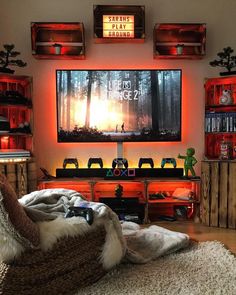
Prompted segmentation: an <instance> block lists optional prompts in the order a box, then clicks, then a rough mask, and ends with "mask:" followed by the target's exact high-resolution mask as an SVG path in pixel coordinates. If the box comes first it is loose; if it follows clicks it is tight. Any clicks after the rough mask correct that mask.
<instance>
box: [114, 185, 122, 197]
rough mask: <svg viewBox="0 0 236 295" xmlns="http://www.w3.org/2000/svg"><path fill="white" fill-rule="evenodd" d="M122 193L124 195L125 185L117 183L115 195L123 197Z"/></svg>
mask: <svg viewBox="0 0 236 295" xmlns="http://www.w3.org/2000/svg"><path fill="white" fill-rule="evenodd" d="M122 195H123V186H122V185H120V184H117V186H116V188H115V196H116V197H117V198H122Z"/></svg>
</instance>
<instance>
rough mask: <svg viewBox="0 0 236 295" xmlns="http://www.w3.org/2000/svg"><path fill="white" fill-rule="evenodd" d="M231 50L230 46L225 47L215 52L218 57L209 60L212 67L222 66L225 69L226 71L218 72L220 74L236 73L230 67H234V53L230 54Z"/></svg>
mask: <svg viewBox="0 0 236 295" xmlns="http://www.w3.org/2000/svg"><path fill="white" fill-rule="evenodd" d="M233 52H234V50H233V49H232V48H231V47H229V46H228V47H225V48H223V51H221V52H219V53H217V56H218V57H219V59H215V60H213V61H211V62H210V65H211V66H212V67H223V68H226V69H227V72H221V73H220V75H221V76H225V75H235V74H236V71H231V70H232V68H234V67H236V55H234V56H232V55H231V54H232V53H233Z"/></svg>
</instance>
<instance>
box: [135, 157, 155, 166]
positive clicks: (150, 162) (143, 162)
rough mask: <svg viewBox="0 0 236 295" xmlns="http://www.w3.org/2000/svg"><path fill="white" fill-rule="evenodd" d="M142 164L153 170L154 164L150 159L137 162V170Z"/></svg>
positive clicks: (141, 159)
mask: <svg viewBox="0 0 236 295" xmlns="http://www.w3.org/2000/svg"><path fill="white" fill-rule="evenodd" d="M143 164H149V165H150V166H151V168H154V162H153V159H152V158H140V159H139V162H138V168H141V167H142V165H143Z"/></svg>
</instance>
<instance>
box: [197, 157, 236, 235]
mask: <svg viewBox="0 0 236 295" xmlns="http://www.w3.org/2000/svg"><path fill="white" fill-rule="evenodd" d="M201 179H202V185H201V205H200V207H201V210H200V211H201V220H202V223H203V224H205V225H208V226H216V227H223V228H232V229H236V182H235V179H236V161H203V162H202V177H201Z"/></svg>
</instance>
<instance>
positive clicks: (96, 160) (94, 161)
mask: <svg viewBox="0 0 236 295" xmlns="http://www.w3.org/2000/svg"><path fill="white" fill-rule="evenodd" d="M92 164H99V166H100V168H103V161H102V158H89V160H88V168H91V166H92Z"/></svg>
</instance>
